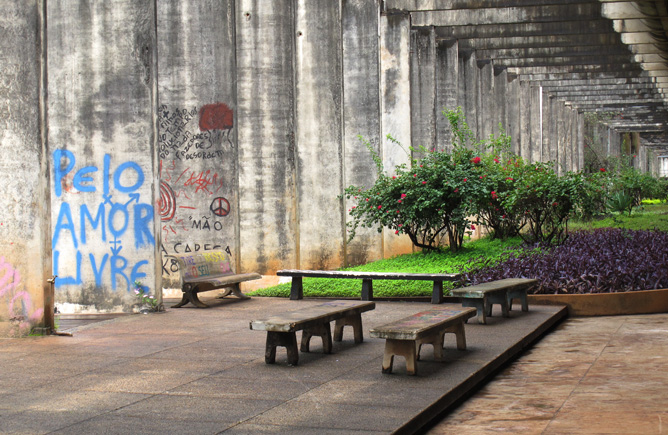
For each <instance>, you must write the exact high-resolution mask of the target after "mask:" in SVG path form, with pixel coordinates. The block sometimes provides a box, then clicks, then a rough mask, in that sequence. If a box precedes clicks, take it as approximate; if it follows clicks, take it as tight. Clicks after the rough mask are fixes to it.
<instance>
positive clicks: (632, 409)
mask: <svg viewBox="0 0 668 435" xmlns="http://www.w3.org/2000/svg"><path fill="white" fill-rule="evenodd" d="M666 336H668V314H652V315H642V316H640V315H633V316H615V317H590V318H570V319H568V320H566V321H565V322H563V323H561V324H560V325H559V326H558V327H557V328H556V329H555V330H554V331H552V332H551V333H550V334H549V335H547V336H545V337H544V338H543V339H542V340H541V341H540V342H539V343H537V344H536V345H535V346H533V347H532V349H531V350H530V351H528V352H526V353H524V354H523V355H522V356H520V357H519V359H517V360H516V361H514V362H513V363H512V364H510V365H508V366H507V367H505V368H504V369H503V370H502V371H501V372H500V373H498V374H497V375H496V376H495V377H494V379H493V380H492V381H491V382H489V383H487V384H486V385H485V386H484V387H483V388H482V389H480V390H479V391H477V392H476V393H475V394H472V396H471V397H470V398H469V399H467V400H466V401H465V402H464V403H462V404H461V405H460V406H459V407H457V408H453V409H451V410H450V411H449V413H448V414H446V415H444V416H443V418H442V419H441V420H440V421H439V422H438V423H436V424H435V425H434V426H432V427H431V428H430V429H429V430H428V432H427V433H428V434H432V435H438V434H450V433H473V434H498V433H506V432H507V433H526V434H545V435H553V434H650V433H656V434H660V433H664V432H665V431H666V424H665V422H666V421H668V420H666V419H667V418H668V415H667V413H668V411H666V409H668V395H666V389H665V386H666V385H668V350H666V346H665V344H664V339H665V337H666ZM657 343H658V344H657Z"/></svg>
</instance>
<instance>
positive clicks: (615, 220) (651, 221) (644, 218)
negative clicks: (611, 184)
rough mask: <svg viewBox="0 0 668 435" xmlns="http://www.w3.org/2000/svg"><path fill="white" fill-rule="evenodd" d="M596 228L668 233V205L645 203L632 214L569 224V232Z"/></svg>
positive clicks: (664, 203) (654, 202)
mask: <svg viewBox="0 0 668 435" xmlns="http://www.w3.org/2000/svg"><path fill="white" fill-rule="evenodd" d="M595 228H627V229H629V230H654V229H656V230H659V231H668V204H666V202H665V201H663V202H656V201H645V202H643V205H642V206H641V207H638V208H637V209H635V210H634V211H633V213H631V216H629V215H627V214H617V213H615V214H613V215H609V216H606V217H605V218H602V219H594V220H592V221H591V222H577V221H572V222H570V223H569V224H568V229H569V230H581V229H585V230H589V229H595Z"/></svg>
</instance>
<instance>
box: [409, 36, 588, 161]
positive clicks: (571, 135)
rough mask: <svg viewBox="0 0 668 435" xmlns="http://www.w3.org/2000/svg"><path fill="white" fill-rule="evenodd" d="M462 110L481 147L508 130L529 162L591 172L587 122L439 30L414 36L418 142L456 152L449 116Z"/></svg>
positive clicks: (413, 78)
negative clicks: (586, 154)
mask: <svg viewBox="0 0 668 435" xmlns="http://www.w3.org/2000/svg"><path fill="white" fill-rule="evenodd" d="M458 106H459V107H461V108H462V111H463V113H464V115H465V116H466V121H467V123H468V125H469V127H470V128H471V131H472V132H473V133H474V134H475V136H476V138H477V139H478V140H481V139H485V138H488V137H489V136H490V135H492V134H494V135H495V136H498V135H499V133H500V132H501V130H500V127H501V128H503V130H504V131H505V133H506V134H508V135H510V137H511V139H512V151H513V152H514V153H516V154H518V155H519V156H521V157H522V158H523V159H524V160H525V161H527V162H537V161H551V162H554V163H555V167H556V169H557V170H558V171H559V173H563V172H566V171H578V170H580V169H582V168H583V167H584V150H583V147H584V116H583V114H582V113H581V112H579V111H578V110H576V109H574V108H572V107H570V106H567V105H566V104H565V103H564V102H563V101H561V100H559V99H557V98H555V97H554V96H552V95H550V94H549V93H548V92H547V90H545V89H544V88H543V87H542V86H540V84H539V83H536V82H532V81H526V80H521V79H520V78H519V76H517V75H516V74H511V73H508V70H507V68H505V67H498V66H496V65H495V63H494V60H483V61H480V60H477V59H476V54H475V52H474V51H472V50H466V49H463V50H460V49H459V43H458V41H457V40H448V39H439V38H437V36H436V32H435V30H434V28H433V27H425V28H414V29H413V30H412V31H411V142H412V144H413V147H414V148H416V149H418V147H419V146H423V147H424V148H425V149H427V150H431V149H435V148H437V149H449V147H451V146H452V142H451V139H450V127H449V124H448V120H447V118H446V117H445V116H444V115H443V114H442V111H443V110H444V109H455V108H457V107H458Z"/></svg>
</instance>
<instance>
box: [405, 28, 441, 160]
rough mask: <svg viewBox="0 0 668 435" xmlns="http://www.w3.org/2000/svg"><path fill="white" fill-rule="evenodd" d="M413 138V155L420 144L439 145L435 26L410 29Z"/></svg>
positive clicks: (430, 147)
mask: <svg viewBox="0 0 668 435" xmlns="http://www.w3.org/2000/svg"><path fill="white" fill-rule="evenodd" d="M410 74H411V142H412V143H413V147H414V151H413V158H415V159H417V160H419V159H420V157H421V156H422V155H423V153H422V152H421V151H420V147H421V146H422V147H424V148H425V149H427V150H432V149H434V147H435V146H436V36H435V33H434V28H433V27H425V28H418V29H413V30H411V70H410Z"/></svg>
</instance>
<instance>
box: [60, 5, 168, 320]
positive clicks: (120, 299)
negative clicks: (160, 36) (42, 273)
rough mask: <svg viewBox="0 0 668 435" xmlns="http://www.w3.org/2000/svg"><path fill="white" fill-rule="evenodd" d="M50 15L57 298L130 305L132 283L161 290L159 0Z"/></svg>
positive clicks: (82, 304)
mask: <svg viewBox="0 0 668 435" xmlns="http://www.w3.org/2000/svg"><path fill="white" fill-rule="evenodd" d="M47 17H48V26H47V29H48V35H47V40H48V44H49V47H48V61H47V62H48V63H47V64H48V66H49V72H48V89H49V93H48V98H49V100H48V116H49V119H48V128H49V130H48V131H49V134H48V138H47V140H48V143H49V152H50V156H51V158H52V161H51V168H52V171H53V172H52V176H53V184H52V191H51V207H52V211H51V218H52V222H53V262H54V270H53V273H54V274H56V275H58V279H57V280H56V302H57V303H58V302H60V303H64V302H67V303H70V304H73V305H70V306H78V308H81V309H90V310H92V311H104V310H113V311H119V310H120V309H122V308H123V307H125V308H126V309H127V308H128V307H129V306H130V305H132V304H133V303H134V299H135V295H134V293H133V291H132V289H133V281H135V280H139V281H141V282H142V283H143V284H144V285H145V286H147V287H148V288H149V290H150V291H151V292H156V293H158V294H159V292H160V284H159V282H160V279H159V276H158V277H156V272H155V270H156V246H159V245H157V243H159V234H158V235H156V233H155V229H154V216H156V215H158V213H161V211H159V210H155V209H154V205H155V204H156V203H157V202H158V198H157V197H156V191H157V190H158V186H157V185H156V184H157V180H156V177H154V174H157V173H158V168H157V167H156V166H157V165H156V162H155V161H154V156H155V155H156V152H157V150H156V146H155V141H156V137H155V134H156V133H155V130H154V129H155V128H156V127H155V122H154V119H155V118H154V117H155V116H156V109H157V108H156V107H155V106H154V105H155V101H156V100H155V94H154V92H155V91H154V87H155V86H156V83H155V55H154V50H155V43H156V41H155V13H154V3H153V2H152V1H139V2H138V1H131V0H111V1H107V2H94V3H90V4H86V5H83V4H82V3H81V2H80V1H77V0H63V1H59V2H48V3H47ZM157 261H159V260H157ZM156 283H157V286H156ZM156 287H157V288H156ZM61 308H62V306H61ZM61 311H62V310H61Z"/></svg>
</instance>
